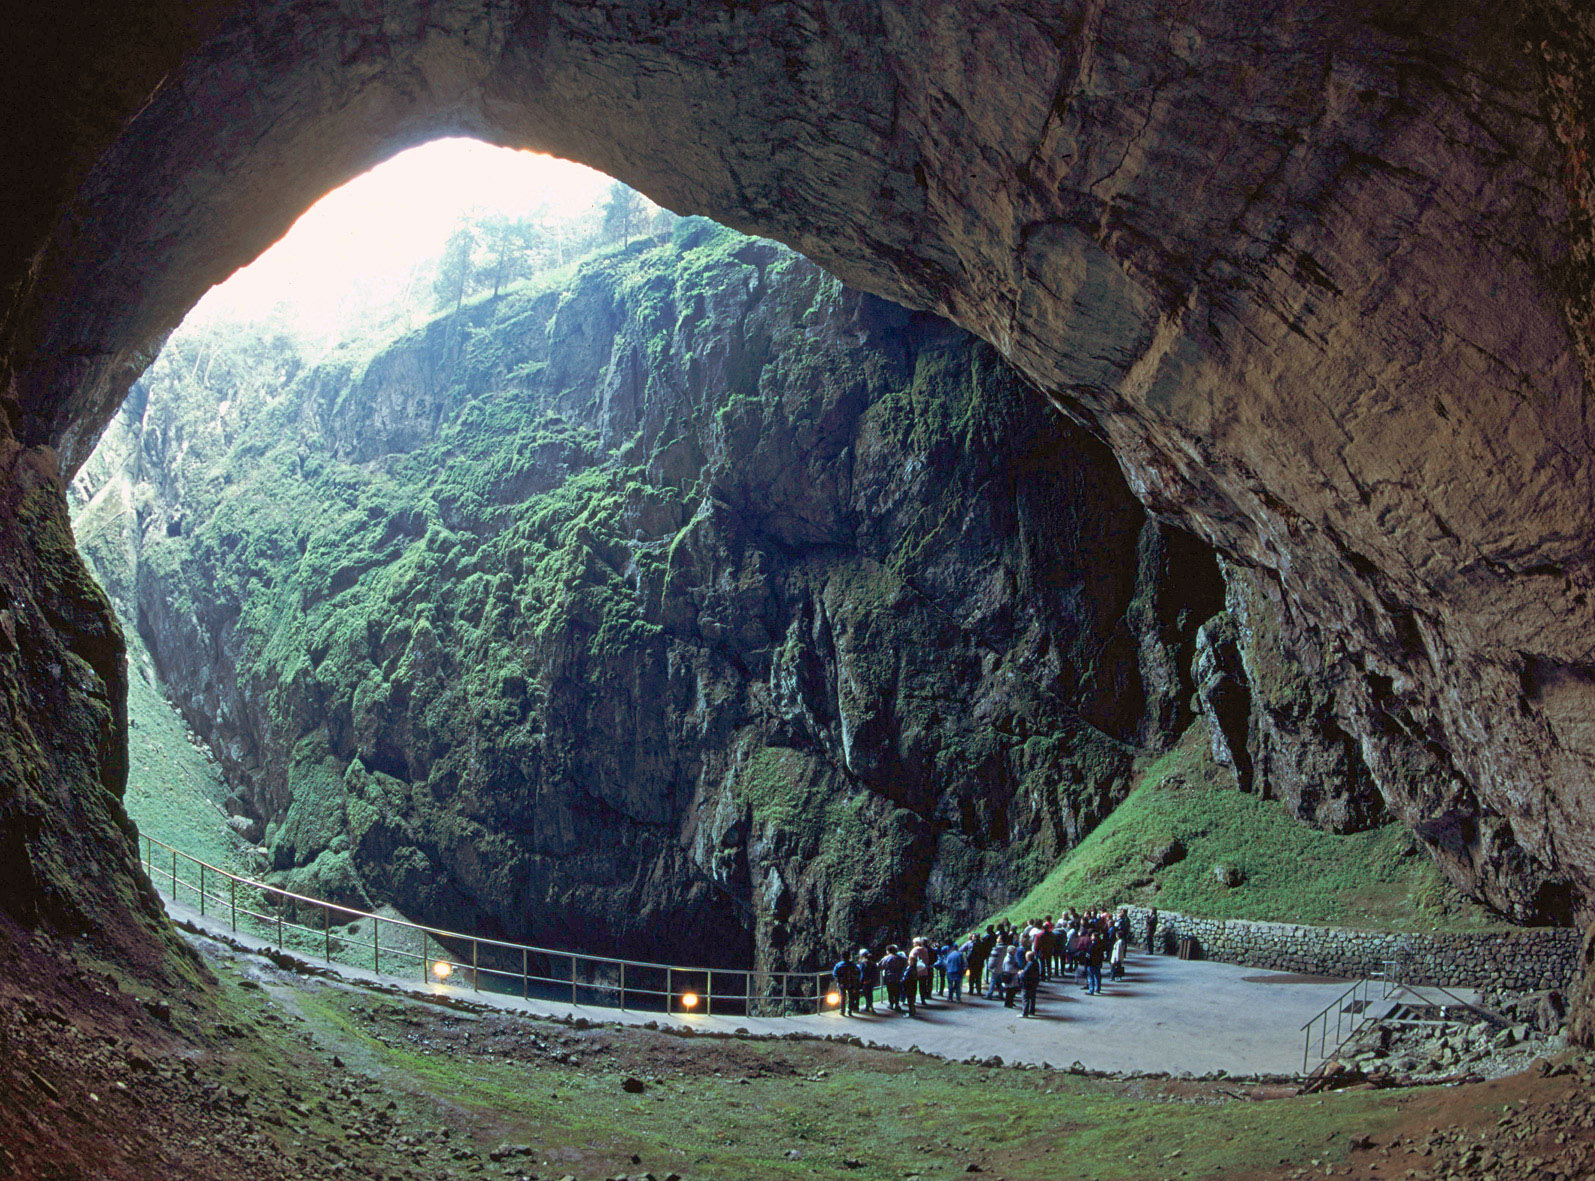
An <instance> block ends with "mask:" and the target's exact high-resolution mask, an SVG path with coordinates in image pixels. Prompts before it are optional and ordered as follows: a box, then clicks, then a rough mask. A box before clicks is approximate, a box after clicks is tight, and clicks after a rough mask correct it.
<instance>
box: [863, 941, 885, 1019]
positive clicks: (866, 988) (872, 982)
mask: <svg viewBox="0 0 1595 1181" xmlns="http://www.w3.org/2000/svg"><path fill="white" fill-rule="evenodd" d="M880 982H881V970H880V968H878V967H876V965H875V961H874V960H872V959H870V954H869V948H867V947H861V948H859V949H858V987H859V992H860V993H862V994H863V996H864V1011H865V1012H866V1013H871V1014H873V1013H874V1012H875V988H876V986H877V985H879V984H880Z"/></svg>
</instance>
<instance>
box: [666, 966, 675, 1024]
mask: <svg viewBox="0 0 1595 1181" xmlns="http://www.w3.org/2000/svg"><path fill="white" fill-rule="evenodd" d="M674 981H675V969H674V968H669V967H667V968H666V969H665V1016H667V1017H668V1016H669V1015H670V1006H671V1005H672V1004H674V1003H675V1000H676V986H675V983H674Z"/></svg>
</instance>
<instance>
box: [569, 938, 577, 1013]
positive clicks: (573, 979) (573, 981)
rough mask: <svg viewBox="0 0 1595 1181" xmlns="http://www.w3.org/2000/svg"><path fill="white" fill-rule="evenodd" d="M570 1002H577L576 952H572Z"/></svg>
mask: <svg viewBox="0 0 1595 1181" xmlns="http://www.w3.org/2000/svg"><path fill="white" fill-rule="evenodd" d="M570 1003H571V1004H573V1005H574V1004H575V1003H576V953H575V952H574V951H573V952H571V953H570Z"/></svg>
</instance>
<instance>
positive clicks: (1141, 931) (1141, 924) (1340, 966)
mask: <svg viewBox="0 0 1595 1181" xmlns="http://www.w3.org/2000/svg"><path fill="white" fill-rule="evenodd" d="M1128 909H1129V911H1130V919H1131V924H1132V927H1133V929H1134V931H1135V935H1136V942H1137V944H1138V945H1139V946H1141V947H1145V946H1146V920H1147V914H1148V913H1149V912H1148V910H1147V909H1146V908H1144V907H1138V906H1132V907H1130V908H1128ZM1185 936H1192V937H1194V938H1195V940H1196V945H1197V952H1198V955H1199V956H1200V957H1201V958H1202V959H1209V960H1219V961H1222V962H1224V963H1230V964H1242V965H1245V966H1247V967H1254V968H1266V969H1268V970H1270V971H1275V972H1300V973H1305V974H1311V975H1315V976H1342V977H1366V976H1372V975H1374V974H1375V973H1379V972H1384V971H1385V970H1386V964H1391V965H1393V969H1392V970H1393V972H1394V974H1395V977H1396V978H1397V979H1399V980H1400V981H1401V982H1402V983H1404V984H1442V985H1446V986H1448V987H1466V988H1480V989H1487V990H1492V991H1493V990H1500V991H1506V992H1532V991H1535V990H1537V989H1545V988H1556V989H1565V988H1567V987H1568V986H1569V985H1571V984H1572V982H1573V980H1574V978H1575V977H1576V976H1577V974H1578V956H1579V942H1580V934H1579V932H1578V931H1575V930H1572V929H1569V928H1563V927H1523V928H1518V929H1515V930H1508V931H1465V932H1464V931H1429V932H1412V933H1399V932H1383V931H1354V930H1348V929H1346V928H1343V927H1309V926H1304V925H1301V924H1298V923H1258V922H1250V921H1247V920H1244V919H1204V918H1197V917H1195V916H1194V915H1186V914H1179V913H1177V912H1173V911H1160V912H1159V913H1158V928H1157V950H1158V951H1160V952H1165V953H1167V954H1170V955H1172V954H1175V953H1176V951H1177V950H1178V947H1179V941H1180V939H1182V938H1183V937H1185Z"/></svg>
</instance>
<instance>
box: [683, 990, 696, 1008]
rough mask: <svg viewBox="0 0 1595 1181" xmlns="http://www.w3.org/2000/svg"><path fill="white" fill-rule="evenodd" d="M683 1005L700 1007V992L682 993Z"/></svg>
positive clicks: (685, 1006) (684, 1006)
mask: <svg viewBox="0 0 1595 1181" xmlns="http://www.w3.org/2000/svg"><path fill="white" fill-rule="evenodd" d="M681 1007H682V1008H683V1009H696V1008H697V1007H698V994H697V993H695V992H684V993H682V994H681Z"/></svg>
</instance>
